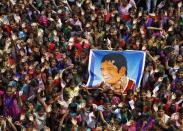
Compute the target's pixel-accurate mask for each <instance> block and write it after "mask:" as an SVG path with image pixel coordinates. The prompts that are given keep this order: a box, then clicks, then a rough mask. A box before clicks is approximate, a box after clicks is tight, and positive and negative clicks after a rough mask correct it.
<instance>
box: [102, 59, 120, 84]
mask: <svg viewBox="0 0 183 131" xmlns="http://www.w3.org/2000/svg"><path fill="white" fill-rule="evenodd" d="M101 72H102V76H103V79H104V81H105V82H107V83H109V84H115V83H116V82H118V81H119V80H120V78H121V75H120V73H119V72H118V68H117V67H116V66H115V65H113V63H112V62H111V61H104V62H103V63H102V65H101Z"/></svg>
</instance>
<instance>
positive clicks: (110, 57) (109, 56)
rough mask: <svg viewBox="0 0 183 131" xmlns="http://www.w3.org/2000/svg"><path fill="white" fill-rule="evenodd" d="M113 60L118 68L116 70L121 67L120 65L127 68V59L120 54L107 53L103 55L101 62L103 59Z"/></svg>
mask: <svg viewBox="0 0 183 131" xmlns="http://www.w3.org/2000/svg"><path fill="white" fill-rule="evenodd" d="M110 60H114V63H113V64H114V65H115V66H116V67H117V68H118V71H119V70H120V69H121V67H125V68H126V70H127V60H126V58H125V57H124V56H123V55H121V54H114V53H112V54H107V55H105V56H104V57H103V59H102V63H103V62H104V61H110Z"/></svg>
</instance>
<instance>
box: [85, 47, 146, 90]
mask: <svg viewBox="0 0 183 131" xmlns="http://www.w3.org/2000/svg"><path fill="white" fill-rule="evenodd" d="M145 57H146V53H145V52H143V51H131V50H127V51H109V50H91V51H90V58H89V66H88V71H89V79H88V82H87V86H89V87H94V86H96V85H99V84H100V83H102V82H104V83H106V84H107V85H109V86H110V88H112V89H113V90H118V91H119V92H122V93H124V92H125V91H126V90H127V89H136V88H138V87H139V86H140V82H141V79H142V75H143V71H144V66H145Z"/></svg>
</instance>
